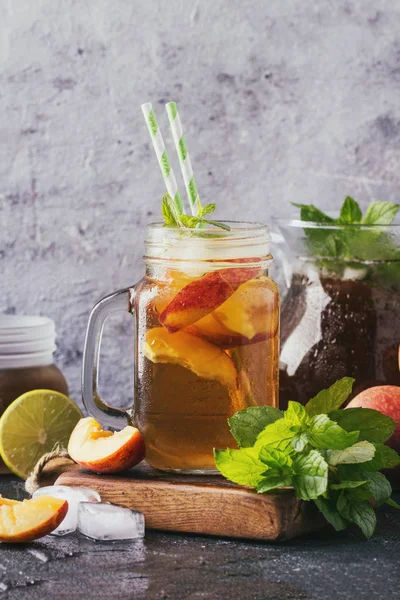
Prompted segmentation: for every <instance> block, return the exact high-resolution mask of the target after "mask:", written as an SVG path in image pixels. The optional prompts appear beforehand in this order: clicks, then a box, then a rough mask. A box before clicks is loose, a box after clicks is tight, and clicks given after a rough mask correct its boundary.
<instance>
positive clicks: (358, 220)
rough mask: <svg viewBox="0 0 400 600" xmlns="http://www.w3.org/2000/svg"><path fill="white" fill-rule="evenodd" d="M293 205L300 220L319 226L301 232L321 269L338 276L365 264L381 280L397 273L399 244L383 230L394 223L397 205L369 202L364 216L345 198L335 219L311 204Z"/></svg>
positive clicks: (399, 258) (399, 266) (356, 204)
mask: <svg viewBox="0 0 400 600" xmlns="http://www.w3.org/2000/svg"><path fill="white" fill-rule="evenodd" d="M294 206H296V207H297V208H299V209H300V218H301V220H302V221H308V222H310V223H316V224H318V227H310V228H308V227H306V228H305V229H304V232H305V234H306V237H307V246H308V250H309V252H310V254H311V255H312V256H314V257H315V258H317V259H319V260H318V262H319V265H320V266H322V267H324V268H326V269H327V270H328V271H333V272H336V273H341V272H343V269H344V268H345V267H346V266H349V263H350V266H354V267H355V268H360V263H364V266H365V265H366V266H365V268H366V272H367V273H368V274H371V272H374V273H375V272H378V274H379V275H381V276H383V277H386V278H388V277H389V278H393V276H394V275H396V274H397V275H398V274H399V273H400V262H399V261H400V245H398V244H396V243H395V242H394V237H393V236H392V235H391V233H390V232H388V231H387V230H385V227H384V226H387V225H391V224H392V223H393V220H394V219H395V217H396V214H397V212H398V210H399V207H400V205H399V204H395V203H393V202H371V204H370V205H369V206H368V208H367V210H366V212H365V214H364V215H363V213H362V211H361V208H360V206H359V205H358V203H357V202H356V201H355V200H354V199H353V198H350V196H348V197H347V198H346V199H345V200H344V202H343V205H342V207H341V209H340V214H339V217H338V218H333V217H331V216H329V215H327V214H325V213H324V212H322V211H321V210H319V209H318V208H316V207H315V206H314V205H313V204H310V205H306V204H294ZM376 226H381V227H376ZM370 261H372V262H375V263H376V267H377V268H374V267H370V266H368V263H369V262H370ZM382 261H383V262H382ZM396 261H397V264H396ZM351 263H355V264H353V265H352V264H351Z"/></svg>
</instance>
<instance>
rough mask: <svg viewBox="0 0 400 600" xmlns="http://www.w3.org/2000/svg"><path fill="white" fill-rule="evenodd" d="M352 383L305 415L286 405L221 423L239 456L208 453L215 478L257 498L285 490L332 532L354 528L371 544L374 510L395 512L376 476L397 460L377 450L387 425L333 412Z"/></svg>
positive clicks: (362, 414)
mask: <svg viewBox="0 0 400 600" xmlns="http://www.w3.org/2000/svg"><path fill="white" fill-rule="evenodd" d="M353 383H354V379H351V378H350V377H344V378H343V379H340V380H339V381H337V382H336V383H334V384H333V385H332V386H331V387H330V388H328V389H326V390H322V391H321V392H320V393H319V394H318V395H317V396H315V398H312V399H311V400H310V401H309V402H308V404H306V406H305V407H304V406H302V405H301V404H299V403H298V402H289V406H288V409H287V410H286V411H284V412H281V411H280V410H278V409H277V408H273V407H270V406H257V407H256V406H255V407H249V408H246V409H244V410H241V411H240V412H237V413H236V414H235V415H233V417H231V418H230V419H229V421H228V422H229V425H230V428H231V432H232V435H233V437H234V438H235V440H236V442H237V444H238V446H239V449H238V450H233V449H227V450H215V451H214V455H215V463H216V465H217V467H218V469H219V471H220V472H221V473H222V475H224V477H226V478H227V479H229V480H230V481H233V482H235V483H238V484H241V485H246V486H251V487H254V488H256V489H257V492H259V493H264V492H271V491H272V490H275V489H277V488H283V487H288V486H289V487H292V488H294V491H295V493H296V496H297V497H298V498H301V499H302V500H307V501H308V500H312V501H314V502H315V504H316V505H317V506H318V508H319V510H320V511H321V512H322V514H323V515H324V516H325V518H326V520H327V521H328V522H329V523H330V524H331V525H333V527H334V528H335V529H336V530H337V531H339V530H341V529H344V528H346V527H347V526H348V525H350V524H351V523H354V524H355V525H358V527H360V529H361V530H362V532H363V533H364V535H365V536H366V537H367V538H369V537H371V535H372V534H373V532H374V529H375V524H376V516H375V511H374V507H376V506H379V505H381V504H383V503H384V502H386V503H388V504H390V505H392V506H396V507H397V508H400V506H398V505H397V504H396V503H395V502H394V501H393V500H391V498H390V496H391V493H392V489H391V486H390V483H389V481H388V480H387V479H386V477H385V476H384V475H382V473H380V472H379V471H380V470H381V469H387V468H392V467H396V466H397V465H399V464H400V457H399V455H398V454H397V453H396V452H395V451H394V450H392V448H390V447H389V446H386V445H384V442H385V441H386V440H387V439H388V438H389V437H390V436H391V434H392V433H393V430H394V427H395V423H394V421H393V420H392V419H391V418H390V417H387V416H386V415H383V414H382V413H380V412H378V411H376V410H372V409H368V408H349V409H346V410H340V406H341V405H342V404H343V402H344V401H345V400H346V399H347V397H348V396H349V394H350V393H351V389H352V386H353Z"/></svg>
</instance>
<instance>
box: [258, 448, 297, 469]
mask: <svg viewBox="0 0 400 600" xmlns="http://www.w3.org/2000/svg"><path fill="white" fill-rule="evenodd" d="M259 459H260V460H261V462H263V463H264V464H265V465H267V467H269V468H270V469H282V470H283V471H285V472H289V470H290V468H291V466H292V464H293V461H292V459H291V457H290V455H289V454H287V453H286V452H282V451H281V450H277V449H276V448H269V447H268V446H265V447H264V448H261V450H260V454H259Z"/></svg>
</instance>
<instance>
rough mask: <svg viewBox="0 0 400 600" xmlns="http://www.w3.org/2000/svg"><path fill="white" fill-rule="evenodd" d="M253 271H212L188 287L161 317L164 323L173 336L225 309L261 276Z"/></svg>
mask: <svg viewBox="0 0 400 600" xmlns="http://www.w3.org/2000/svg"><path fill="white" fill-rule="evenodd" d="M259 273H260V270H259V269H257V268H252V267H240V268H237V267H235V268H228V269H221V270H218V271H212V272H210V273H207V275H204V277H200V279H196V280H195V281H192V282H191V283H189V284H188V285H185V287H184V288H182V289H181V290H180V291H179V292H178V293H177V294H176V296H175V297H174V298H173V299H172V300H171V302H170V303H169V304H168V305H167V306H166V307H165V308H164V310H163V311H162V312H161V314H160V323H161V324H162V325H164V327H165V328H166V329H167V330H168V331H169V332H170V333H173V332H175V331H180V330H181V329H185V327H188V326H189V325H192V324H193V323H196V321H199V320H200V319H202V318H203V317H205V316H206V315H208V314H209V313H211V312H212V311H213V310H215V309H216V308H218V307H219V306H221V304H223V303H224V302H225V301H226V300H227V299H228V298H229V297H230V296H231V295H232V294H233V292H234V291H235V290H237V288H238V287H239V286H240V285H241V284H242V283H244V282H246V281H248V280H249V279H252V278H253V277H256V276H257V275H259Z"/></svg>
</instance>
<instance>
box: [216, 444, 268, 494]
mask: <svg viewBox="0 0 400 600" xmlns="http://www.w3.org/2000/svg"><path fill="white" fill-rule="evenodd" d="M214 458H215V464H216V465H217V468H218V470H219V471H220V472H221V473H222V475H223V476H224V477H226V478H227V479H229V480H230V481H233V482H234V483H239V484H240V485H249V486H252V487H256V486H257V485H258V483H259V482H260V481H261V479H262V476H263V474H264V473H265V471H266V470H267V469H268V467H267V466H266V465H265V464H264V463H262V462H261V461H260V460H259V458H258V450H254V448H241V449H240V450H232V449H230V448H228V449H227V450H214Z"/></svg>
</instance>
